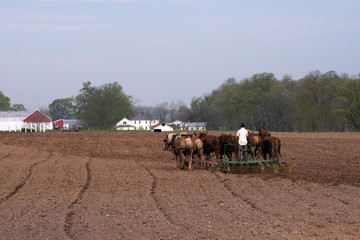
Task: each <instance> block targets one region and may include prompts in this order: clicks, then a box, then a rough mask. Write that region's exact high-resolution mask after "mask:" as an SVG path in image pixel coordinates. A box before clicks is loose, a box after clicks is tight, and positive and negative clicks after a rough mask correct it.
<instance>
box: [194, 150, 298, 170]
mask: <svg viewBox="0 0 360 240" xmlns="http://www.w3.org/2000/svg"><path fill="white" fill-rule="evenodd" d="M226 149H227V147H226V145H225V147H224V154H223V156H224V159H221V160H203V161H200V160H195V161H194V165H195V166H196V168H199V169H216V170H217V171H219V172H223V173H234V174H241V173H292V172H293V167H292V166H291V165H290V164H287V163H285V162H282V163H279V160H278V159H275V158H272V159H270V160H267V161H256V160H255V153H251V154H249V155H250V156H249V158H250V161H246V162H238V161H232V159H231V158H227V157H226V156H227V155H226ZM273 156H274V154H273Z"/></svg>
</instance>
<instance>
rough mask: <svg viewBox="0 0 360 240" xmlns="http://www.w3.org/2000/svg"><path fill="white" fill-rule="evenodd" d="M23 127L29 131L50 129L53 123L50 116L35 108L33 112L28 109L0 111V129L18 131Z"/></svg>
mask: <svg viewBox="0 0 360 240" xmlns="http://www.w3.org/2000/svg"><path fill="white" fill-rule="evenodd" d="M22 129H24V130H25V131H27V130H30V131H31V132H32V131H34V132H37V131H43V132H45V130H51V129H53V123H52V121H51V118H49V117H48V116H46V115H45V114H43V113H42V112H40V111H39V110H36V111H34V112H28V111H9V112H0V131H3V132H4V131H9V132H11V131H15V132H17V131H19V132H21V130H22Z"/></svg>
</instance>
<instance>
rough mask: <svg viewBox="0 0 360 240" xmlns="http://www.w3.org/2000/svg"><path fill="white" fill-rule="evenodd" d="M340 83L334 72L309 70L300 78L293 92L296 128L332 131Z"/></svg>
mask: <svg viewBox="0 0 360 240" xmlns="http://www.w3.org/2000/svg"><path fill="white" fill-rule="evenodd" d="M340 84H341V79H340V77H339V76H338V75H337V74H336V73H335V72H332V71H331V72H328V73H325V74H321V73H320V72H319V71H315V72H311V73H309V74H307V75H306V76H305V77H304V78H302V79H300V81H299V85H298V87H297V90H296V93H295V103H296V109H297V128H298V130H301V131H334V130H337V129H334V126H335V125H336V120H337V119H336V118H337V117H336V107H337V91H338V89H339V85H340Z"/></svg>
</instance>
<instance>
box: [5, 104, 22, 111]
mask: <svg viewBox="0 0 360 240" xmlns="http://www.w3.org/2000/svg"><path fill="white" fill-rule="evenodd" d="M9 110H10V111H15V112H19V111H26V108H25V106H24V105H23V104H13V105H12V106H11V107H10V109H9Z"/></svg>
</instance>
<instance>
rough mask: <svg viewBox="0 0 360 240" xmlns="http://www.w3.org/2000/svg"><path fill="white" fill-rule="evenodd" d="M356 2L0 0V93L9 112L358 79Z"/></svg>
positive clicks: (151, 102)
mask: <svg viewBox="0 0 360 240" xmlns="http://www.w3.org/2000/svg"><path fill="white" fill-rule="evenodd" d="M359 10H360V1H358V0H291V1H290V0H272V1H269V0H251V1H249V0H247V1H244V0H2V1H1V3H0V91H2V92H3V93H4V95H5V96H8V97H9V98H10V99H11V104H24V106H25V107H26V108H27V109H28V110H36V109H39V108H47V107H48V105H49V104H50V103H51V102H52V101H53V100H55V99H59V98H68V97H73V96H76V95H78V94H79V90H80V89H81V88H82V86H83V83H84V82H86V81H90V82H91V85H92V86H101V85H103V84H107V83H114V82H118V83H119V84H120V85H121V86H122V87H123V91H124V92H125V94H127V95H131V96H132V98H133V100H134V103H136V105H137V106H156V105H157V104H160V103H163V102H168V103H170V102H172V101H175V102H178V101H182V102H183V103H185V104H186V105H187V106H189V107H190V103H191V100H192V99H193V98H197V97H201V96H203V95H204V94H209V93H211V91H213V90H215V89H217V88H218V87H219V86H220V85H221V84H222V83H224V82H225V81H226V80H227V79H229V78H235V79H236V80H237V81H241V80H243V79H245V78H249V77H251V76H252V75H254V74H257V73H262V72H268V73H273V74H274V75H275V77H276V78H277V79H281V78H282V77H283V76H284V75H291V76H292V78H293V79H295V80H297V79H300V78H302V77H304V76H305V75H306V74H308V73H310V72H311V71H317V70H319V71H320V72H322V73H326V72H328V71H336V72H337V73H338V74H341V73H347V74H349V75H358V74H359V73H360V68H359V66H360V64H359V56H360V54H359V53H360V14H359Z"/></svg>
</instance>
